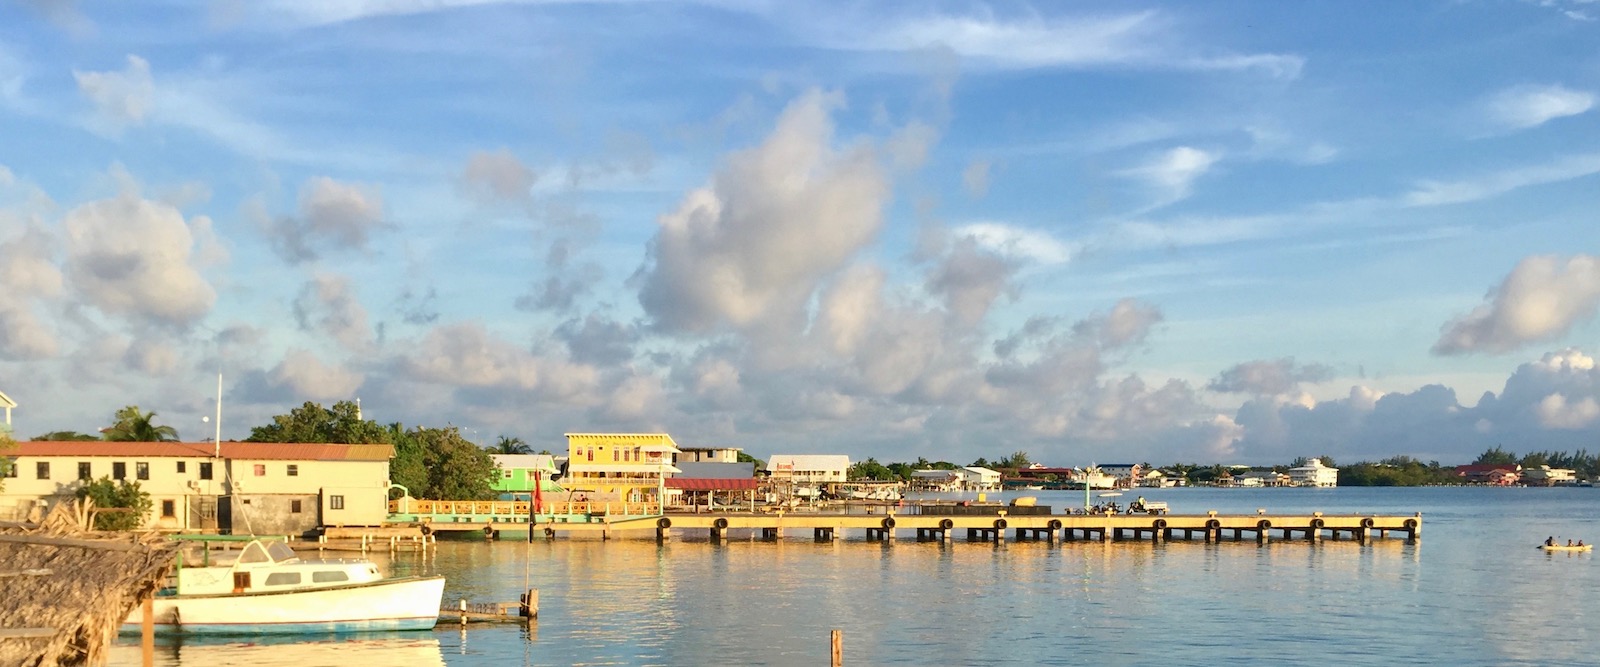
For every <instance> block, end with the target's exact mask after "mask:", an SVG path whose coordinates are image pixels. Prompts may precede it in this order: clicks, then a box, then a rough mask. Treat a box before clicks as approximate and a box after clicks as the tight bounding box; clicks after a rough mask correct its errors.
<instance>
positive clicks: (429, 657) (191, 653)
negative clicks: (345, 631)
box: [110, 633, 444, 667]
mask: <svg viewBox="0 0 1600 667" xmlns="http://www.w3.org/2000/svg"><path fill="white" fill-rule="evenodd" d="M141 663H142V656H141V652H140V647H139V644H138V640H137V639H133V640H132V641H131V642H130V641H129V640H128V639H126V638H124V639H121V640H119V641H118V643H117V645H115V646H113V647H112V649H111V662H110V664H112V665H139V664H141ZM155 664H156V665H158V666H176V665H190V666H199V665H236V666H238V667H257V666H259V667H267V666H274V667H277V666H281V665H294V666H295V667H349V666H351V665H362V666H366V665H374V666H376V665H405V666H406V667H443V665H444V656H443V654H442V653H441V652H440V645H439V640H438V639H435V638H434V637H433V635H431V634H428V633H395V634H392V635H373V636H355V635H352V636H329V637H317V636H312V637H288V636H274V637H271V638H268V637H262V638H260V639H257V640H252V641H239V640H238V638H232V639H210V640H208V639H198V640H196V639H190V640H185V641H177V640H176V639H172V640H168V639H166V638H163V639H162V640H161V641H158V642H157V643H156V652H155Z"/></svg>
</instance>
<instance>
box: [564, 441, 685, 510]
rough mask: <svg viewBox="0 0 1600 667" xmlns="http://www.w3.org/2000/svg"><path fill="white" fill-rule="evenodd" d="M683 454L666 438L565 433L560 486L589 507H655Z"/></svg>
mask: <svg viewBox="0 0 1600 667" xmlns="http://www.w3.org/2000/svg"><path fill="white" fill-rule="evenodd" d="M681 451H682V450H679V449H678V444H677V443H675V442H673V441H672V436H670V435H667V434H665V433H568V434H567V475H566V476H565V477H563V478H562V479H561V485H562V486H563V487H566V489H567V491H569V492H571V493H574V494H580V496H581V498H582V499H583V500H585V501H589V502H612V501H621V502H630V503H637V502H659V501H660V500H661V498H662V496H663V495H664V493H663V491H664V490H665V488H666V479H667V477H669V476H671V475H674V474H677V473H678V472H680V471H679V470H678V468H677V467H675V466H673V465H672V458H673V456H674V455H676V454H678V453H680V452H681Z"/></svg>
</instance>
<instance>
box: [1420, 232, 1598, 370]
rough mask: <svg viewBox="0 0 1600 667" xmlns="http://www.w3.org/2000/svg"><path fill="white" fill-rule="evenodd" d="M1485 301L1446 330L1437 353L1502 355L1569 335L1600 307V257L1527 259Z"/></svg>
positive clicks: (1435, 348)
mask: <svg viewBox="0 0 1600 667" xmlns="http://www.w3.org/2000/svg"><path fill="white" fill-rule="evenodd" d="M1486 300H1487V303H1484V304H1483V305H1481V306H1478V307H1477V308H1474V309H1473V310H1472V312H1471V313H1468V314H1466V315H1463V316H1461V317H1458V318H1456V319H1455V320H1452V321H1451V322H1449V323H1447V324H1446V325H1444V327H1443V328H1442V333H1441V335H1440V336H1439V340H1438V342H1436V343H1434V345H1433V353H1434V354H1441V355H1454V354H1471V353H1474V352H1489V353H1503V352H1509V351H1512V350H1515V349H1517V348H1519V347H1522V346H1523V345H1527V344H1529V343H1535V342H1545V341H1551V340H1555V339H1557V338H1559V337H1561V336H1563V335H1565V334H1566V333H1567V332H1568V331H1570V330H1571V329H1572V327H1573V326H1574V325H1576V324H1578V323H1580V322H1583V321H1586V320H1588V319H1590V318H1592V317H1594V314H1595V310H1596V308H1597V307H1600V257H1596V256H1593V255H1574V256H1572V257H1568V258H1561V257H1557V256H1554V255H1538V256H1533V257H1528V258H1525V259H1523V260H1522V261H1521V262H1518V263H1517V266H1516V268H1514V269H1512V270H1511V274H1510V275H1508V276H1506V279H1505V280H1504V281H1503V282H1501V283H1500V284H1499V285H1498V286H1496V287H1495V288H1494V289H1491V290H1489V294H1488V295H1487V297H1486Z"/></svg>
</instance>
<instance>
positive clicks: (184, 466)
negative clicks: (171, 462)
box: [178, 461, 189, 475]
mask: <svg viewBox="0 0 1600 667" xmlns="http://www.w3.org/2000/svg"><path fill="white" fill-rule="evenodd" d="M186 472H189V462H188V461H179V462H178V474H179V475H182V474H183V473H186Z"/></svg>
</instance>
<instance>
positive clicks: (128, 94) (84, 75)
mask: <svg viewBox="0 0 1600 667" xmlns="http://www.w3.org/2000/svg"><path fill="white" fill-rule="evenodd" d="M72 76H73V78H75V79H77V81H78V91H79V92H81V93H83V95H84V97H87V98H89V101H90V102H93V103H94V106H95V110H96V112H97V113H98V115H99V117H100V118H101V120H102V121H103V122H104V123H105V124H106V127H107V128H108V129H112V130H116V129H120V128H121V127H123V126H125V125H139V124H142V123H144V121H145V117H146V115H147V114H148V113H149V111H150V107H151V103H152V100H153V99H154V97H155V80H154V79H153V78H152V77H151V75H150V63H149V62H147V61H145V59H144V58H140V57H139V56H136V55H129V56H128V67H127V69H125V70H123V71H120V72H118V71H110V72H79V71H77V70H73V71H72Z"/></svg>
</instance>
